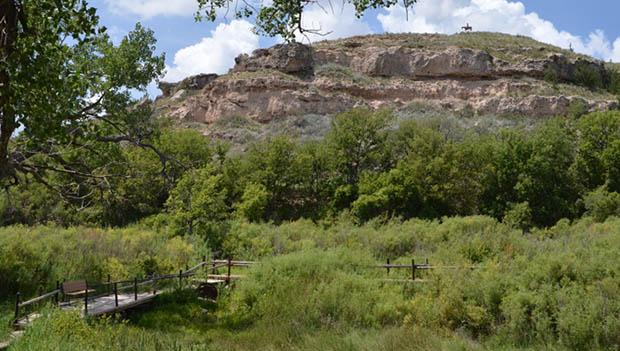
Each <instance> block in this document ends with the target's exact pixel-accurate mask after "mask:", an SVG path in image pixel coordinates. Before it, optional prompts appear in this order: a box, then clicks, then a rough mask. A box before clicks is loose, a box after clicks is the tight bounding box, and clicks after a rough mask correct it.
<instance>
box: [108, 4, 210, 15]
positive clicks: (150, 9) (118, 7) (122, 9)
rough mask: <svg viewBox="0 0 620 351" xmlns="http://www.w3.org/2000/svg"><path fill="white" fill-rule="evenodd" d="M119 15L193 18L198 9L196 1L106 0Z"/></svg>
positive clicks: (109, 6)
mask: <svg viewBox="0 0 620 351" xmlns="http://www.w3.org/2000/svg"><path fill="white" fill-rule="evenodd" d="M105 3H106V4H107V6H108V8H110V10H112V11H113V12H115V13H117V14H129V15H138V16H140V18H142V19H146V18H151V17H155V16H161V15H163V16H192V15H193V14H194V13H195V12H196V10H197V9H198V2H197V1H196V0H105Z"/></svg>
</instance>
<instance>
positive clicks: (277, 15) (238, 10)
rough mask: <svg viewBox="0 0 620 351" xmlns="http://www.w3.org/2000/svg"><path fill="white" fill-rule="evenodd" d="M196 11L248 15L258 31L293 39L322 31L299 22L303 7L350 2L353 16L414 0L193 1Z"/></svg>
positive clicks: (332, 7)
mask: <svg viewBox="0 0 620 351" xmlns="http://www.w3.org/2000/svg"><path fill="white" fill-rule="evenodd" d="M197 1H198V5H199V10H198V12H197V14H196V18H197V19H199V20H200V19H203V18H204V19H207V20H210V21H215V20H216V19H218V18H220V17H224V16H226V15H228V14H232V15H234V16H235V17H236V18H252V19H253V20H254V21H255V23H256V25H255V30H256V32H257V33H259V34H264V35H267V36H272V37H273V36H281V37H282V38H284V39H285V40H286V41H294V40H295V38H296V37H297V36H298V35H302V36H303V35H304V34H307V33H312V34H326V33H325V32H323V31H322V30H321V29H319V28H313V27H306V26H304V22H303V13H304V11H305V10H307V9H309V8H312V7H318V8H321V9H322V10H324V11H325V12H330V11H331V12H334V11H337V10H336V9H337V8H340V7H341V6H344V5H346V4H350V5H352V6H353V7H354V8H355V15H356V16H357V17H361V16H363V14H364V12H366V11H367V10H369V9H377V8H389V7H392V6H396V5H397V4H400V5H402V6H403V7H405V9H408V8H409V7H410V6H411V5H413V4H415V3H416V2H417V0H197Z"/></svg>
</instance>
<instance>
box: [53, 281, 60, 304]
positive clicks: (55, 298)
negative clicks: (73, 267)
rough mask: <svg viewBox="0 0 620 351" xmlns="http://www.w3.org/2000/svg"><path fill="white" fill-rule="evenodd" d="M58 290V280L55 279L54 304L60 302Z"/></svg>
mask: <svg viewBox="0 0 620 351" xmlns="http://www.w3.org/2000/svg"><path fill="white" fill-rule="evenodd" d="M59 292H60V282H59V281H58V280H57V281H56V293H55V294H54V304H55V305H58V304H59V303H60V300H59V299H58V294H59Z"/></svg>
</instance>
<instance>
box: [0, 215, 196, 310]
mask: <svg viewBox="0 0 620 351" xmlns="http://www.w3.org/2000/svg"><path fill="white" fill-rule="evenodd" d="M190 239H191V238H185V239H184V238H180V237H171V236H169V235H167V234H165V233H157V232H154V231H151V230H147V229H140V228H126V229H93V228H86V227H72V228H60V227H54V226H40V227H22V226H13V227H4V228H0V299H2V298H4V299H7V298H12V297H13V296H15V293H16V292H18V291H19V292H21V293H22V296H23V297H25V298H27V297H28V296H30V295H33V294H36V293H38V292H39V291H49V290H52V289H53V288H54V287H55V282H56V281H57V280H63V279H67V280H71V279H87V280H89V281H91V282H101V281H104V280H105V279H107V275H108V274H109V275H110V276H111V278H112V279H113V280H121V279H127V278H131V277H135V276H144V275H147V274H150V273H170V272H174V271H177V270H178V269H179V268H181V267H185V265H186V264H188V263H193V262H195V260H196V259H197V257H199V256H200V254H201V253H203V252H205V251H204V250H203V248H202V247H201V245H200V244H193V243H192V242H191V240H190Z"/></svg>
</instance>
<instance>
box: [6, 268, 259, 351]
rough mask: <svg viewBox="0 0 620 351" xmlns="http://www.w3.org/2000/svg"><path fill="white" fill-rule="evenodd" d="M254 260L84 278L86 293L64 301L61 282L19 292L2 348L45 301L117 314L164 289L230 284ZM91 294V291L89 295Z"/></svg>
mask: <svg viewBox="0 0 620 351" xmlns="http://www.w3.org/2000/svg"><path fill="white" fill-rule="evenodd" d="M254 263H255V262H249V261H233V260H230V259H229V260H211V261H207V260H206V258H204V259H203V261H202V262H200V263H199V264H197V265H196V266H194V267H192V268H189V267H186V269H185V270H180V271H179V273H178V274H167V275H161V276H155V277H149V278H146V279H142V280H139V279H137V278H136V279H134V280H129V281H116V282H114V281H111V280H110V279H109V278H108V281H107V282H106V283H102V284H95V285H92V284H90V285H89V284H86V283H85V282H84V284H85V286H86V290H85V291H84V294H83V296H81V297H78V298H73V299H71V298H69V300H68V301H65V300H66V299H67V296H66V295H65V293H64V292H63V291H62V290H63V289H62V285H61V284H60V283H57V284H56V286H57V289H55V290H53V291H51V292H49V293H46V294H43V295H41V296H38V297H35V298H33V299H30V300H28V301H23V302H22V301H20V295H19V293H18V294H17V298H16V302H15V319H14V320H13V326H14V328H15V332H14V333H13V334H12V336H11V338H10V340H8V341H6V342H0V350H4V349H5V348H8V346H9V345H10V343H11V342H12V341H14V340H15V339H17V338H18V337H19V336H21V334H22V333H23V330H25V329H26V328H27V327H28V326H29V325H30V324H32V322H33V321H34V320H36V319H37V318H39V317H40V316H41V312H40V307H41V306H42V305H43V304H46V305H50V304H51V305H52V306H56V307H58V308H59V309H61V310H64V311H80V313H81V314H82V316H84V318H87V317H97V316H101V315H106V314H114V313H118V312H122V311H126V310H130V309H133V308H136V307H138V306H141V305H145V304H148V303H151V302H152V301H154V300H155V299H156V298H157V297H158V296H160V295H162V294H164V293H172V292H174V291H177V290H178V289H179V288H187V287H193V286H195V285H201V284H205V283H206V284H209V285H213V286H217V285H222V284H228V283H230V282H231V281H235V280H238V279H241V278H242V277H243V276H241V275H233V274H232V273H231V270H232V268H233V267H250V266H252V265H253V264H254ZM222 268H224V269H226V273H225V274H218V270H219V269H222ZM91 291H92V292H94V294H93V293H91ZM89 294H91V295H90V296H89ZM37 307H38V308H37Z"/></svg>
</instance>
